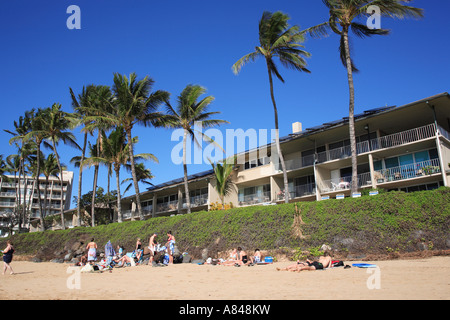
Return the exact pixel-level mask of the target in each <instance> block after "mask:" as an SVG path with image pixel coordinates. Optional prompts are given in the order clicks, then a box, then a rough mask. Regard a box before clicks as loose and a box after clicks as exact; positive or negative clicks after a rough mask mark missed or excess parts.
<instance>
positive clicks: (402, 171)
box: [374, 159, 441, 184]
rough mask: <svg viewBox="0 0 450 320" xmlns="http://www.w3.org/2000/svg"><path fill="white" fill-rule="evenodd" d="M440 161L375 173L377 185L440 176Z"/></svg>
mask: <svg viewBox="0 0 450 320" xmlns="http://www.w3.org/2000/svg"><path fill="white" fill-rule="evenodd" d="M440 173H441V167H440V163H439V159H431V160H426V161H422V162H416V163H412V164H407V165H401V166H398V167H393V168H388V169H383V170H377V171H375V174H374V176H375V179H376V182H377V184H383V183H387V182H392V181H399V180H406V179H412V178H420V177H424V176H431V175H433V174H440Z"/></svg>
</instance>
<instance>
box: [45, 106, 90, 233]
mask: <svg viewBox="0 0 450 320" xmlns="http://www.w3.org/2000/svg"><path fill="white" fill-rule="evenodd" d="M75 121H76V119H75V116H74V115H73V114H71V113H67V112H64V111H62V110H61V105H60V104H59V103H54V104H53V105H52V106H51V107H50V108H47V109H45V117H44V120H43V122H44V125H45V127H44V128H43V130H44V132H45V133H46V139H48V140H49V141H51V143H52V150H53V153H54V154H55V158H56V162H57V164H58V168H59V179H60V183H61V207H60V214H61V227H62V229H63V230H64V229H65V221H64V188H63V167H62V165H61V161H60V157H59V154H58V150H57V148H56V146H57V145H58V144H59V141H63V142H64V143H65V144H68V145H70V146H72V147H75V148H77V149H81V148H80V146H78V144H77V143H76V142H75V140H76V139H75V136H74V135H73V133H72V132H70V131H68V130H70V129H72V128H74V126H75Z"/></svg>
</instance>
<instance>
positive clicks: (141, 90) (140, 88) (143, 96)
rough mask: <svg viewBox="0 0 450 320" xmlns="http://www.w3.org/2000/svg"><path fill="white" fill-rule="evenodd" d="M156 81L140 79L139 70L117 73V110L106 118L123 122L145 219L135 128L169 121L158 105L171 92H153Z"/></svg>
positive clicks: (115, 85)
mask: <svg viewBox="0 0 450 320" xmlns="http://www.w3.org/2000/svg"><path fill="white" fill-rule="evenodd" d="M153 84H154V81H153V79H151V78H149V77H148V76H146V77H144V78H143V79H141V80H137V76H136V74H135V73H131V74H130V75H129V77H127V76H126V75H120V74H118V73H115V74H114V85H113V87H112V91H113V93H114V101H113V106H114V108H115V110H114V112H111V113H110V114H108V115H105V119H107V120H108V121H110V123H111V124H113V125H116V126H117V125H123V128H124V130H125V132H126V135H127V141H128V145H129V147H128V149H129V153H130V165H131V175H132V177H133V184H134V190H135V193H136V204H137V208H138V213H139V218H140V219H141V220H143V219H144V215H143V212H142V206H141V200H140V195H139V184H138V180H137V175H136V168H135V162H134V159H135V157H134V150H133V139H132V133H131V131H132V129H133V127H134V126H135V125H136V124H141V125H144V126H149V125H153V126H163V125H164V123H165V121H164V115H163V114H162V113H160V112H158V111H157V109H158V107H159V106H160V105H161V104H162V103H163V102H164V101H166V100H167V99H168V97H169V93H168V92H166V91H162V90H157V91H154V92H151V93H150V91H151V89H152V87H153Z"/></svg>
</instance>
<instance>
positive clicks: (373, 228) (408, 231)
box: [0, 187, 450, 257]
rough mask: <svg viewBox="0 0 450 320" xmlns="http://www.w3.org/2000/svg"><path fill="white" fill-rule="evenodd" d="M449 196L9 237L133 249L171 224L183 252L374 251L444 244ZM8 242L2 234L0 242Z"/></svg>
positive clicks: (26, 249) (391, 196) (394, 196)
mask: <svg viewBox="0 0 450 320" xmlns="http://www.w3.org/2000/svg"><path fill="white" fill-rule="evenodd" d="M449 204H450V188H444V187H442V188H439V189H436V190H433V191H420V192H413V193H404V192H386V193H380V194H379V195H376V196H362V197H360V198H346V199H343V200H333V199H331V200H325V201H318V202H301V203H300V202H297V205H298V208H299V211H300V213H299V215H300V217H301V219H302V221H303V222H304V224H299V223H294V222H295V221H296V212H295V207H294V206H295V204H294V203H288V204H280V205H274V206H252V207H242V208H232V209H228V210H217V211H210V212H206V211H201V212H194V213H191V214H188V215H177V216H174V217H158V218H152V219H148V220H145V221H128V222H122V223H120V224H119V223H111V224H108V225H101V226H98V227H94V228H92V227H77V228H73V229H69V230H64V231H62V230H61V231H44V232H35V233H28V234H17V235H14V236H13V237H12V240H13V243H14V245H15V248H16V252H17V253H18V254H28V255H35V254H37V253H38V252H41V251H43V250H47V251H49V252H58V251H64V247H66V248H67V247H68V246H70V244H71V243H74V242H76V241H80V239H83V240H85V241H86V239H88V240H90V238H91V237H93V238H95V241H96V242H97V244H98V246H99V249H100V250H103V248H104V245H105V244H106V242H107V241H108V240H111V242H112V243H113V245H114V246H117V245H123V246H124V247H125V249H126V250H128V251H132V250H133V249H134V248H135V243H136V239H137V238H141V241H142V242H143V244H144V245H146V243H147V241H148V239H149V237H150V236H151V234H153V233H154V232H156V233H158V238H157V240H158V241H159V242H160V243H164V242H165V240H166V239H167V237H166V233H167V232H168V231H172V233H173V234H174V236H175V237H176V241H177V244H178V247H179V249H180V250H181V251H182V252H183V251H187V252H189V253H190V254H191V255H192V256H197V257H199V256H200V252H201V250H202V249H204V248H207V249H209V251H210V254H211V256H212V255H213V254H214V253H216V252H218V251H225V250H229V249H231V248H233V247H237V246H241V247H243V248H245V249H247V250H248V251H252V250H253V249H255V248H259V249H261V250H278V249H280V248H295V250H297V251H298V252H300V251H301V250H310V249H311V248H317V247H320V246H321V245H322V244H327V245H329V246H330V247H331V248H333V250H338V251H339V252H348V253H349V252H364V253H366V254H367V253H374V254H377V253H386V252H393V251H394V252H409V251H416V250H418V248H419V244H420V245H421V246H420V247H423V246H425V247H427V248H428V249H433V250H443V249H446V248H447V244H448V243H450V234H449V231H448V230H449V225H450V205H449ZM297 217H298V216H297ZM297 222H298V221H297ZM294 226H295V228H300V229H301V230H300V231H301V233H300V235H302V236H299V233H298V232H293V228H294ZM297 231H298V230H297ZM5 242H6V239H5V240H3V241H2V242H0V244H1V245H5Z"/></svg>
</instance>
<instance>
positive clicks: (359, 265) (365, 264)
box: [352, 263, 377, 268]
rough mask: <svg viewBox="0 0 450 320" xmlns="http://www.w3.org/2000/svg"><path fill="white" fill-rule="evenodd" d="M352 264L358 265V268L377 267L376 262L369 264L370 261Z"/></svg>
mask: <svg viewBox="0 0 450 320" xmlns="http://www.w3.org/2000/svg"><path fill="white" fill-rule="evenodd" d="M352 266H354V267H358V268H376V267H377V265H376V264H369V263H353V264H352Z"/></svg>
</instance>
